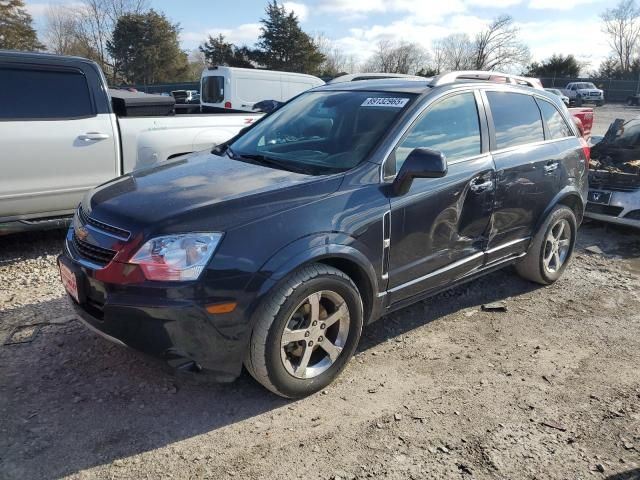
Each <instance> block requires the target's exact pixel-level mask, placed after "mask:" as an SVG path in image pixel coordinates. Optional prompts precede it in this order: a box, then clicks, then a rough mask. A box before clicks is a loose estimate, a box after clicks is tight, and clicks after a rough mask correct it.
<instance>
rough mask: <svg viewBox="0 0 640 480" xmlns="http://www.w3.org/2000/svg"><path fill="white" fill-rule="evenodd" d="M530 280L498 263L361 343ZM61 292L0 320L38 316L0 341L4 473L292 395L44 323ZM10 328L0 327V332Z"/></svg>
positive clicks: (382, 325) (49, 471)
mask: <svg viewBox="0 0 640 480" xmlns="http://www.w3.org/2000/svg"><path fill="white" fill-rule="evenodd" d="M486 285H491V288H486ZM536 288H538V287H537V286H536V285H534V284H531V283H529V282H526V281H524V280H521V279H519V278H518V277H516V276H515V274H513V273H512V272H510V271H509V270H506V271H499V272H494V273H492V274H490V275H488V276H486V277H484V278H482V279H479V280H476V281H475V282H471V283H468V284H465V285H462V286H460V287H456V288H454V289H452V290H448V291H446V292H444V293H442V294H440V295H438V296H436V297H433V298H431V299H429V300H427V301H424V302H419V303H417V304H414V305H412V306H409V307H407V308H404V309H402V310H400V311H397V312H395V313H392V314H390V315H388V316H386V317H385V318H383V319H381V320H380V321H379V322H376V323H374V324H373V325H371V326H369V327H367V328H366V329H365V331H364V332H363V337H362V340H361V344H360V347H359V351H364V350H367V349H369V348H372V347H374V346H375V345H378V344H380V343H382V342H385V341H387V340H389V339H392V338H394V337H397V336H399V335H403V334H405V333H407V332H409V331H411V330H413V329H415V328H418V327H422V326H424V325H426V324H429V323H430V322H433V321H435V320H437V319H439V318H441V317H442V316H445V315H448V314H451V313H454V312H456V311H459V310H462V309H467V308H476V309H477V308H480V305H482V304H483V303H489V302H494V301H496V300H501V299H505V298H508V297H511V296H516V295H521V294H524V293H527V292H530V291H531V290H533V289H536ZM66 301H67V300H66V299H64V298H59V299H55V300H50V301H47V302H41V303H40V304H35V305H26V306H22V307H17V308H15V309H13V310H8V311H3V312H0V327H1V326H3V324H4V325H5V326H6V325H7V324H8V320H9V319H10V318H23V319H26V320H25V322H26V323H29V322H30V321H31V322H32V323H42V325H41V329H40V331H39V333H38V335H37V336H36V337H35V339H34V340H33V341H31V342H30V343H24V344H18V345H2V346H0V412H2V415H1V417H0V418H1V419H0V431H2V432H3V434H2V435H0V452H2V453H0V470H1V471H3V472H4V474H5V475H7V478H30V479H35V478H51V477H60V476H64V475H69V474H72V473H75V472H78V471H80V470H84V469H87V468H91V467H94V466H98V465H104V464H109V463H111V462H113V461H114V460H116V459H119V458H126V457H130V456H133V455H136V454H139V453H143V452H146V451H151V450H154V449H157V448H160V447H164V446H167V445H170V444H172V443H174V442H177V441H180V440H183V439H188V438H192V437H195V436H197V435H201V434H205V433H208V432H212V431H214V430H217V429H222V428H225V427H226V426H230V425H233V424H236V423H238V422H242V421H243V420H246V419H248V418H251V417H255V416H258V415H261V414H264V413H266V412H269V411H273V410H276V409H279V408H280V407H283V406H286V405H287V404H288V403H289V401H287V400H285V399H282V398H280V397H277V396H276V395H273V394H271V393H270V392H268V391H267V390H265V389H264V388H262V387H261V386H259V385H258V384H257V383H256V382H254V381H253V379H251V377H250V376H249V375H248V374H247V373H246V372H245V373H243V374H242V375H241V377H240V378H239V379H238V380H237V381H236V382H234V383H232V384H214V383H212V382H209V381H207V379H206V377H204V378H203V377H199V378H198V379H197V380H196V379H193V378H192V377H190V376H189V377H184V376H182V375H179V376H177V377H176V376H174V375H172V374H169V373H167V372H166V370H165V369H164V368H161V367H160V365H159V364H158V362H156V361H154V360H151V359H148V358H147V357H144V356H141V355H139V354H137V353H135V352H132V351H129V350H126V349H123V348H121V347H118V346H116V345H113V344H111V343H109V342H107V341H106V340H103V339H102V338H100V337H97V336H95V335H94V334H93V333H91V332H89V331H88V330H86V329H85V328H84V327H83V326H82V325H81V324H80V323H79V322H77V321H76V320H72V319H69V320H67V321H65V322H63V323H53V324H49V321H48V320H49V319H48V317H47V312H57V313H56V314H59V312H61V311H65V309H64V305H61V303H63V302H66ZM61 307H62V310H61ZM35 312H37V313H35ZM66 312H67V313H70V309H66ZM3 319H4V321H3ZM30 319H32V320H30ZM51 320H55V319H51ZM6 333H7V332H6V331H4V329H3V331H2V335H1V336H0V341H2V340H4V338H6V336H7V335H6ZM284 414H286V412H285V413H284ZM248 428H249V427H248ZM247 434H248V435H250V434H251V431H250V430H249V431H248V432H247ZM42 458H46V459H47V462H43V461H42Z"/></svg>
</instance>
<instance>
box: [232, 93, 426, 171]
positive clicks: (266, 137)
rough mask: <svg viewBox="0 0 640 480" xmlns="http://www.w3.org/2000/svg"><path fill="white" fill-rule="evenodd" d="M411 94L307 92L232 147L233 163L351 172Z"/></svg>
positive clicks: (390, 123)
mask: <svg viewBox="0 0 640 480" xmlns="http://www.w3.org/2000/svg"><path fill="white" fill-rule="evenodd" d="M415 97H416V96H415V95H414V94H409V93H402V94H398V93H384V92H363V91H343V92H309V93H305V94H303V95H301V96H299V97H297V98H296V99H294V100H292V101H291V102H289V103H288V104H286V105H285V106H283V107H282V108H281V109H280V110H277V111H276V112H274V113H273V114H271V115H270V116H268V117H266V118H265V119H264V120H262V121H261V122H260V123H258V124H256V125H255V127H253V128H252V129H251V130H249V131H248V132H247V133H246V134H245V135H242V136H241V137H240V138H238V139H237V140H236V141H235V142H233V143H232V144H231V145H229V149H228V154H229V156H230V157H232V158H236V159H238V160H245V161H255V162H259V163H263V164H265V165H269V166H274V167H275V168H282V169H285V170H293V171H300V172H304V173H309V174H312V175H322V174H328V173H336V172H342V171H346V170H349V169H350V168H353V167H355V166H356V165H358V164H359V163H360V162H361V161H362V160H364V159H365V158H366V156H367V155H368V154H369V153H370V152H371V151H372V150H373V147H374V146H375V145H376V144H377V143H378V141H379V140H380V139H381V138H382V137H383V136H384V134H385V132H386V131H387V130H388V129H389V128H390V127H391V125H392V124H393V122H394V121H395V119H396V118H397V117H398V116H399V115H400V113H401V112H403V111H404V110H405V109H406V108H407V107H408V105H410V104H411V102H412V101H413V100H414V99H415Z"/></svg>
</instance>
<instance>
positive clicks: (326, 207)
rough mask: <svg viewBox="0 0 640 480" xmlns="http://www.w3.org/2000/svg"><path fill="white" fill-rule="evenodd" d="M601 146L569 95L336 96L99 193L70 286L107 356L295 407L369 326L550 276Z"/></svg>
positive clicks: (337, 88)
mask: <svg viewBox="0 0 640 480" xmlns="http://www.w3.org/2000/svg"><path fill="white" fill-rule="evenodd" d="M587 157H588V147H586V144H585V143H584V142H583V141H582V139H581V138H580V137H579V136H578V133H577V130H576V128H575V127H574V125H573V123H572V122H571V121H570V116H569V113H568V111H567V109H566V107H565V106H564V105H562V103H561V101H560V99H559V98H558V97H557V96H555V95H553V94H549V93H546V92H545V91H544V90H536V89H533V88H529V87H524V86H517V85H510V84H504V83H502V84H501V83H497V82H490V81H489V82H487V81H484V82H483V81H478V80H468V79H467V80H465V79H462V78H457V79H456V78H451V75H448V76H445V77H436V78H434V79H431V80H429V79H425V81H424V82H421V81H410V80H373V81H361V82H351V83H340V84H335V85H326V86H323V87H320V88H316V89H313V90H311V91H308V92H306V93H303V94H302V95H300V96H298V97H296V98H294V99H293V100H291V101H290V102H288V103H287V104H285V105H284V106H283V107H281V108H280V109H278V110H276V111H275V112H273V113H271V114H269V115H267V116H265V117H263V118H262V119H260V121H259V122H256V123H255V124H254V125H252V126H250V127H249V128H248V129H247V130H246V131H243V132H241V134H239V135H238V136H236V137H235V138H233V139H231V140H230V141H228V142H227V143H225V144H223V145H220V146H218V147H216V148H215V149H214V150H213V151H211V152H209V151H206V152H201V153H197V154H192V155H189V156H183V157H179V158H176V159H174V160H171V161H168V162H166V163H165V164H162V165H161V166H158V167H155V168H151V169H146V170H141V171H138V172H135V173H132V174H130V175H125V176H123V177H120V178H117V179H115V180H113V181H111V182H108V183H106V184H104V185H101V186H99V187H97V188H95V189H94V190H93V191H92V192H90V193H89V194H87V196H86V197H85V198H84V200H83V202H82V203H81V205H80V206H79V207H78V211H77V213H76V215H75V218H74V221H73V224H72V226H71V228H70V229H69V232H68V235H67V239H66V248H65V253H64V254H63V255H61V256H60V258H59V264H60V269H61V276H62V279H63V282H64V284H65V286H66V288H67V291H68V292H69V294H70V295H71V297H73V305H74V307H75V309H76V311H77V312H78V314H79V315H80V316H81V318H83V319H84V321H85V322H86V323H87V325H89V326H90V327H91V328H92V329H94V330H96V331H98V332H99V333H101V334H102V335H104V336H106V337H108V338H109V339H111V340H112V341H116V342H118V343H121V344H125V345H128V346H130V347H132V348H134V349H137V350H141V351H143V352H146V353H149V354H152V355H155V356H158V357H161V358H163V359H165V360H167V361H168V362H169V363H170V364H171V365H173V366H175V367H179V368H186V369H195V370H199V369H206V370H208V371H210V372H212V373H213V375H214V376H215V377H216V378H217V379H218V380H220V381H231V380H233V379H235V378H236V377H237V376H238V375H239V374H240V372H241V369H242V365H243V364H244V365H245V366H246V368H247V370H248V371H249V372H250V373H251V375H253V376H254V377H255V378H256V379H257V380H258V381H259V382H260V383H262V384H263V385H264V386H265V387H267V388H268V389H270V390H272V391H273V392H275V393H277V394H279V395H282V396H285V397H292V398H293V397H301V396H305V395H308V394H311V393H313V392H316V391H318V390H319V389H322V388H323V387H325V386H326V385H328V384H329V383H330V382H331V381H332V380H333V379H335V378H336V376H337V375H338V374H339V373H340V371H341V370H342V369H343V368H344V367H345V365H346V364H347V362H348V361H349V358H350V357H351V356H352V354H353V353H354V351H355V349H356V346H357V344H358V340H359V339H360V333H361V330H362V327H363V325H366V324H368V323H370V322H372V321H374V320H376V319H377V318H379V317H381V316H382V315H384V314H386V313H388V312H390V311H392V310H396V309H398V308H401V307H403V306H406V305H408V304H410V303H413V302H416V301H418V300H421V299H423V298H425V297H426V296H429V295H433V294H435V293H437V292H439V291H441V290H443V289H446V288H449V287H451V286H452V285H454V284H457V283H461V282H466V281H468V280H471V279H474V278H477V277H478V276H480V275H483V274H485V273H487V272H489V271H491V270H495V269H497V268H501V267H504V266H505V265H508V264H513V263H515V265H516V269H517V271H518V272H519V273H520V274H521V275H522V276H524V277H525V278H527V279H530V280H532V281H535V282H538V283H541V284H549V283H552V282H554V281H555V280H557V279H558V278H559V277H560V275H562V272H563V271H564V269H565V267H566V266H567V263H568V261H569V259H570V257H571V254H572V251H573V248H574V243H575V239H576V230H577V227H578V224H579V223H580V221H581V219H582V216H583V212H584V205H585V203H586V195H587V175H586V173H587V170H586V169H587V166H586V162H587Z"/></svg>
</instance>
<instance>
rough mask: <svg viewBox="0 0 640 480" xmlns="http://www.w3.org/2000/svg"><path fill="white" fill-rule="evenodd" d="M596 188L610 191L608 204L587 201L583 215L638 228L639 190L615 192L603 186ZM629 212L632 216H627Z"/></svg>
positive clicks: (639, 218) (639, 226) (639, 217)
mask: <svg viewBox="0 0 640 480" xmlns="http://www.w3.org/2000/svg"><path fill="white" fill-rule="evenodd" d="M597 190H598V191H603V192H610V193H611V198H610V201H609V204H608V205H600V204H594V203H591V202H589V203H587V208H586V209H585V212H584V216H585V217H587V218H591V219H592V220H598V221H601V222H608V223H614V224H616V225H626V226H629V227H635V228H640V216H638V214H637V212H638V211H640V191H635V192H617V191H610V190H607V189H603V188H597ZM632 212H633V213H632ZM629 214H631V215H632V216H628V215H629Z"/></svg>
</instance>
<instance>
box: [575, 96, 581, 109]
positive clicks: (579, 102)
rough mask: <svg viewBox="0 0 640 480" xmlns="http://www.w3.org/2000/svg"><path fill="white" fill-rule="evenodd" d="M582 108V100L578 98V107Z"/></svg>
mask: <svg viewBox="0 0 640 480" xmlns="http://www.w3.org/2000/svg"><path fill="white" fill-rule="evenodd" d="M581 106H582V98H580V97H576V107H581Z"/></svg>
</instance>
